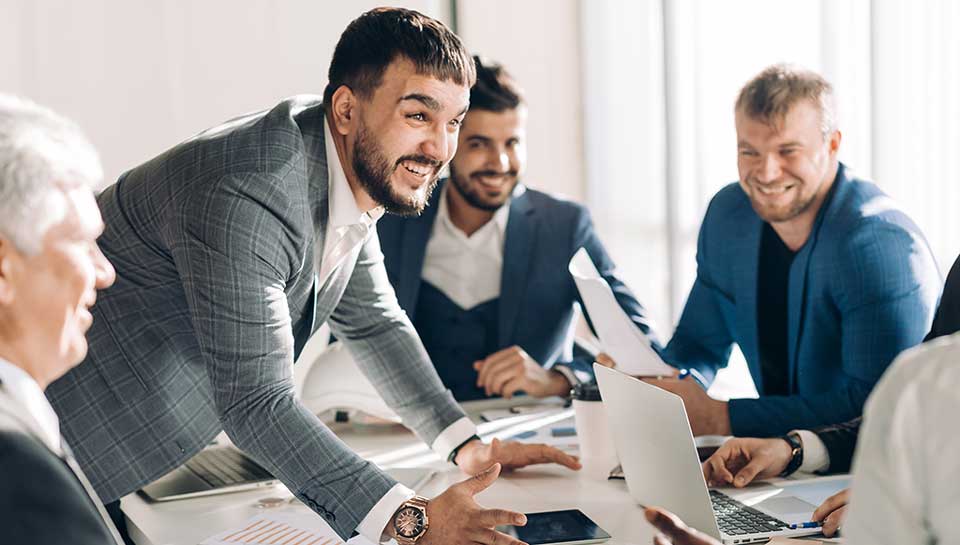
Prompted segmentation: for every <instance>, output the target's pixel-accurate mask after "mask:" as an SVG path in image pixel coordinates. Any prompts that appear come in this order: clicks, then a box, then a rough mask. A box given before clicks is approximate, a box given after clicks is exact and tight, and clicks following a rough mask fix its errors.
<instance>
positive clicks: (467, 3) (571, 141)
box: [457, 0, 586, 201]
mask: <svg viewBox="0 0 960 545" xmlns="http://www.w3.org/2000/svg"><path fill="white" fill-rule="evenodd" d="M579 15H580V2H579V1H577V0H523V1H518V0H458V1H457V32H458V34H459V35H460V37H461V38H463V40H464V42H465V43H466V45H467V47H468V48H469V49H470V51H471V52H473V53H479V54H481V55H484V56H486V57H490V58H491V59H493V60H495V61H498V62H500V63H502V64H503V65H504V67H506V69H507V70H508V71H509V72H510V73H511V74H512V75H513V76H514V78H516V79H517V81H518V82H519V84H520V86H521V87H523V89H524V91H525V94H526V98H527V102H528V105H529V108H530V121H529V125H528V129H527V132H528V134H527V148H528V154H529V159H528V167H527V176H526V178H525V180H524V181H525V182H526V183H527V184H528V185H530V187H534V188H537V189H542V190H546V191H550V192H553V193H562V194H565V195H567V196H569V197H570V198H573V199H575V200H579V201H582V200H583V199H584V195H585V188H586V185H585V182H584V170H583V128H582V114H583V112H582V110H583V108H582V100H581V90H580V86H581V75H580V66H581V64H580V39H579V36H580V23H579Z"/></svg>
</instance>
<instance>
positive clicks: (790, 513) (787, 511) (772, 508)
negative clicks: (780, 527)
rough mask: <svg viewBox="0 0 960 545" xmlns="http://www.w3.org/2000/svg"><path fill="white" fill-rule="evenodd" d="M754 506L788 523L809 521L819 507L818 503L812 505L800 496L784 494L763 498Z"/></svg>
mask: <svg viewBox="0 0 960 545" xmlns="http://www.w3.org/2000/svg"><path fill="white" fill-rule="evenodd" d="M754 507H755V508H757V509H759V510H761V511H764V512H766V513H768V514H770V515H773V516H775V517H777V518H778V519H780V520H782V521H783V522H786V523H787V524H791V523H794V522H807V521H809V520H810V516H811V515H813V512H814V511H815V510H816V508H817V506H816V505H810V504H809V503H807V502H805V501H803V500H801V499H800V498H796V497H794V496H783V495H780V496H776V497H773V498H770V499H767V500H763V501H762V502H760V503H759V504H758V505H755V506H754Z"/></svg>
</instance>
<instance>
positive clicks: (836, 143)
mask: <svg viewBox="0 0 960 545" xmlns="http://www.w3.org/2000/svg"><path fill="white" fill-rule="evenodd" d="M828 138H829V139H830V155H836V154H837V153H839V152H840V141H841V140H843V134H842V133H841V132H840V129H837V130H835V131H833V132H832V133H831V134H830V136H829V137H828Z"/></svg>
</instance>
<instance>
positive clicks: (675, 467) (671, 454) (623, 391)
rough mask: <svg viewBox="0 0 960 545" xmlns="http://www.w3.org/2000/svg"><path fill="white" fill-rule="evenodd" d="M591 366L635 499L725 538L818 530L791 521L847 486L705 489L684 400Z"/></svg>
mask: <svg viewBox="0 0 960 545" xmlns="http://www.w3.org/2000/svg"><path fill="white" fill-rule="evenodd" d="M593 367H594V370H595V371H596V375H597V382H598V383H599V385H600V395H601V396H602V397H603V405H604V408H605V409H606V413H607V420H608V422H609V425H610V433H611V434H612V435H613V440H614V444H615V446H616V449H617V454H618V455H619V457H620V463H621V464H622V466H623V473H624V476H625V477H626V481H627V488H628V489H629V490H630V495H631V496H633V498H634V499H635V500H636V501H637V502H638V503H639V504H641V505H650V506H653V505H656V506H659V507H663V508H664V509H668V510H670V511H672V512H674V513H676V514H677V515H678V516H680V518H681V519H683V520H684V522H686V523H687V524H688V525H689V526H692V527H694V528H696V529H698V530H700V531H701V532H703V533H705V534H708V535H710V536H713V537H714V538H716V539H719V540H721V541H722V542H723V543H724V544H738V545H739V544H741V543H759V542H764V541H768V540H769V539H771V538H773V537H776V536H793V537H796V536H805V535H813V534H818V533H820V529H819V528H801V529H791V528H790V525H791V524H797V523H802V522H807V521H809V520H810V517H811V516H812V515H813V511H814V510H815V509H816V506H817V505H819V503H820V502H822V501H823V500H824V499H826V498H827V497H829V496H830V495H831V494H833V493H835V492H837V491H839V490H841V489H843V488H845V487H846V485H847V480H846V479H830V480H826V481H824V480H821V479H818V480H816V482H815V483H814V482H812V481H808V482H806V483H805V482H803V481H797V482H796V483H789V484H784V485H777V486H774V485H771V484H758V485H752V486H749V487H747V488H745V489H742V490H735V491H734V490H733V489H730V490H729V491H730V495H727V494H724V493H723V492H721V491H719V490H709V489H708V488H707V484H706V481H705V480H704V478H703V471H702V469H701V466H700V460H699V458H698V457H697V448H696V444H695V443H694V439H693V433H691V431H690V423H689V421H688V420H687V413H686V410H685V409H684V406H683V400H682V399H681V398H680V397H679V396H676V395H674V394H672V393H670V392H667V391H665V390H662V389H660V388H657V387H656V386H651V385H649V384H646V383H645V382H642V381H640V380H637V379H635V378H633V377H630V376H627V375H625V374H623V373H621V372H619V371H615V370H613V369H608V368H606V367H603V366H602V365H596V364H595V365H594V366H593ZM732 496H737V498H739V499H743V500H744V501H743V502H741V501H739V500H738V499H735V498H734V497H732ZM748 504H749V505H748Z"/></svg>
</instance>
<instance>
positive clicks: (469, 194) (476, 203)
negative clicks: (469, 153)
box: [450, 164, 520, 212]
mask: <svg viewBox="0 0 960 545" xmlns="http://www.w3.org/2000/svg"><path fill="white" fill-rule="evenodd" d="M503 174H504V173H500V172H495V171H492V170H478V171H476V172H472V173H470V174H469V175H467V176H464V175H462V174H460V173H459V172H457V170H456V169H455V168H453V165H452V164H451V165H450V182H451V184H452V185H453V186H454V187H455V188H456V189H457V192H458V193H460V195H461V196H463V200H465V201H467V204H469V205H470V206H472V207H474V208H477V209H480V210H485V211H487V212H496V211H497V210H499V209H500V208H501V207H502V206H503V205H504V204H506V203H507V200H509V199H510V195H512V194H513V189H514V188H515V187H517V184H518V183H519V182H520V179H519V178H518V176H517V171H516V170H511V171H509V172H507V173H505V175H506V176H508V177H510V178H512V179H513V183H512V184H510V188H509V189H508V190H507V191H505V192H504V196H503V198H502V199H501V200H499V201H492V200H487V199H484V197H483V195H482V194H481V190H480V189H478V188H477V186H476V185H473V186H471V184H470V181H469V180H468V179H467V178H473V177H477V178H479V177H481V176H496V175H503ZM478 183H479V182H478Z"/></svg>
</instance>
